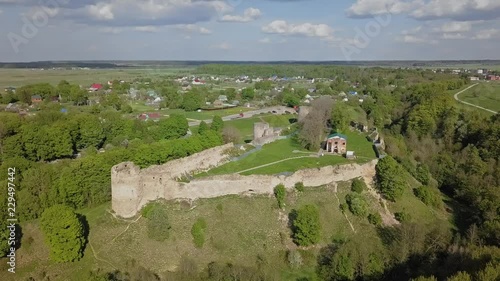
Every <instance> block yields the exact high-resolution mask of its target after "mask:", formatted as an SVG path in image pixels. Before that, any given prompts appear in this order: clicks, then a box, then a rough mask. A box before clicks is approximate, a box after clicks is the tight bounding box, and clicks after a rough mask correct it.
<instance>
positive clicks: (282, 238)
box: [0, 182, 446, 281]
mask: <svg viewBox="0 0 500 281" xmlns="http://www.w3.org/2000/svg"><path fill="white" fill-rule="evenodd" d="M350 192H351V191H350V183H349V182H343V183H339V184H338V187H337V192H335V189H334V188H333V187H306V189H305V191H304V192H290V193H288V195H287V199H286V206H285V209H284V210H279V209H278V208H277V203H276V199H275V198H274V197H268V196H256V197H238V196H226V197H220V198H215V199H204V200H198V201H196V202H194V204H193V205H190V204H189V203H186V202H172V201H169V202H166V203H165V204H164V205H162V206H163V208H166V209H167V211H168V216H169V222H170V224H171V226H172V229H171V232H170V238H169V239H168V240H166V241H164V242H157V241H153V240H151V239H149V238H148V236H147V219H145V218H142V217H141V218H139V219H136V220H130V221H124V220H120V219H117V218H114V217H113V216H112V215H111V214H110V213H109V212H108V210H109V208H110V205H109V204H105V205H102V206H99V207H97V208H93V209H88V210H82V211H81V213H83V214H84V215H85V216H86V218H87V220H88V222H89V225H90V236H89V242H90V243H89V244H88V245H87V248H86V251H85V256H84V258H83V259H82V260H80V261H78V262H75V263H71V264H55V263H53V262H51V261H49V260H48V248H47V247H46V246H45V243H42V241H43V237H42V235H41V233H40V230H39V228H38V222H37V221H32V222H29V223H25V224H23V237H22V243H23V245H24V246H23V247H22V248H21V249H20V250H19V251H18V252H17V254H18V270H17V273H16V278H17V279H16V280H24V279H25V278H28V277H30V276H31V277H35V278H39V277H40V276H43V275H45V276H49V277H50V280H64V281H66V280H83V279H82V278H84V277H83V276H86V274H87V273H88V272H89V271H91V270H97V269H102V270H104V271H112V270H114V269H118V268H119V269H122V270H123V269H127V262H130V261H131V260H135V261H136V262H137V263H138V264H139V265H142V266H144V267H145V268H148V269H150V270H153V271H154V272H156V273H158V274H159V275H160V276H161V275H162V274H164V273H165V272H167V271H174V270H176V269H177V266H178V265H179V263H180V261H181V259H183V258H184V259H185V258H188V259H190V260H192V261H193V262H195V263H196V264H197V265H199V267H203V266H205V265H206V264H208V263H209V262H212V261H219V262H229V261H231V262H232V263H233V264H242V265H248V266H257V265H258V264H265V265H266V266H268V267H269V271H270V272H273V273H272V274H274V275H273V276H272V278H274V279H273V280H296V278H300V277H306V276H310V275H311V273H313V272H314V265H315V263H316V255H317V254H318V253H319V250H320V248H321V247H323V246H326V245H328V244H329V243H331V242H332V241H343V240H346V239H351V238H353V239H364V240H365V241H371V242H370V243H372V244H374V245H378V244H380V243H381V242H380V238H379V237H378V236H377V232H376V228H375V227H374V226H372V225H371V224H369V223H368V220H367V219H366V218H365V217H356V216H354V215H352V214H351V213H349V212H347V213H346V215H345V216H344V214H343V213H342V212H341V211H340V208H339V203H343V202H345V196H346V195H347V194H349V193H350ZM363 196H364V197H365V198H366V199H367V200H368V201H369V202H370V204H369V213H373V212H380V211H381V206H380V204H378V201H377V200H376V199H375V198H373V197H371V195H370V194H369V193H368V192H366V191H365V192H364V193H363ZM405 196H406V197H405V198H404V202H405V203H403V204H404V205H402V206H395V208H396V209H397V208H409V211H411V213H412V218H413V219H415V220H416V221H422V222H426V223H432V222H437V221H446V216H445V215H444V214H443V213H442V212H436V211H432V212H429V209H428V208H427V207H425V205H423V204H422V205H419V201H418V199H416V198H415V197H414V196H413V195H412V193H411V190H410V189H409V188H408V193H407V194H406V195H405ZM305 204H316V205H317V206H318V207H319V210H320V221H321V225H322V231H321V241H320V243H319V244H318V245H316V246H313V247H309V248H303V249H301V250H300V251H301V254H302V257H303V259H304V265H303V266H302V267H300V268H296V269H292V268H290V267H289V266H288V264H287V261H286V253H287V251H288V250H296V249H297V247H296V246H295V244H293V242H292V240H291V238H290V236H291V232H290V230H289V227H288V221H287V220H288V214H289V213H290V212H291V211H292V210H293V209H296V208H299V207H300V206H303V205H305ZM415 206H418V208H417V207H415ZM198 218H203V219H205V221H206V222H207V229H206V232H205V244H204V246H203V248H201V249H198V248H196V247H195V246H194V243H193V240H192V236H191V233H190V231H191V227H192V225H193V223H194V222H195V221H196V220H197V219H198ZM348 220H349V221H350V222H351V223H352V228H351V226H350V224H349V222H348ZM2 264H4V263H2ZM5 278H6V271H5V270H2V272H1V273H0V279H1V280H7V279H5ZM36 280H38V279H36Z"/></svg>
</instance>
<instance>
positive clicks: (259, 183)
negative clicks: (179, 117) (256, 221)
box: [111, 144, 377, 218]
mask: <svg viewBox="0 0 500 281" xmlns="http://www.w3.org/2000/svg"><path fill="white" fill-rule="evenodd" d="M232 147H233V144H226V145H223V146H219V147H215V148H211V149H208V150H205V151H202V152H200V153H197V154H194V155H191V156H188V157H186V158H182V159H178V160H173V161H170V162H168V163H166V164H163V165H159V166H152V167H149V168H146V169H142V170H141V169H140V168H139V167H138V166H136V165H134V164H133V163H132V162H124V163H121V164H118V165H116V166H114V167H113V168H112V169H111V189H112V209H113V211H114V212H115V213H116V214H117V215H118V216H121V217H124V218H130V217H133V216H135V215H136V214H137V213H138V212H139V211H140V210H141V208H142V207H143V206H144V205H146V204H147V203H148V202H149V201H154V200H157V199H161V198H163V199H166V200H173V199H190V200H195V199H198V198H213V197H219V196H225V195H231V194H272V193H273V189H274V187H275V186H276V185H278V184H280V183H282V184H284V185H285V187H286V188H289V189H290V188H293V186H294V185H295V183H297V182H303V183H304V184H305V185H306V186H321V185H326V184H330V183H332V182H338V181H347V180H351V179H354V178H357V177H363V176H368V175H373V174H374V170H375V165H376V163H377V160H374V161H371V162H369V163H366V164H363V165H358V164H348V165H342V166H327V167H322V168H315V169H306V170H300V171H297V172H295V173H293V174H292V175H289V176H284V175H250V176H242V175H238V174H232V175H220V176H211V177H207V178H201V179H195V180H192V181H190V182H189V183H183V182H179V181H177V179H178V178H180V177H182V176H183V175H185V174H189V173H194V172H198V171H203V170H207V169H209V168H211V167H215V166H219V165H221V164H223V163H226V162H227V161H228V156H227V155H226V153H225V152H226V151H227V150H228V149H230V148H232Z"/></svg>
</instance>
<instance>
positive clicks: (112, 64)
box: [0, 60, 500, 68]
mask: <svg viewBox="0 0 500 281" xmlns="http://www.w3.org/2000/svg"><path fill="white" fill-rule="evenodd" d="M208 64H222V65H329V66H367V67H447V66H454V65H463V66H466V65H474V66H477V65H483V66H485V67H487V66H494V65H500V60H440V61H418V60H408V61H397V60H390V61H37V62H0V68H54V67H89V68H129V67H147V66H156V67H158V66H163V67H197V66H205V65H208Z"/></svg>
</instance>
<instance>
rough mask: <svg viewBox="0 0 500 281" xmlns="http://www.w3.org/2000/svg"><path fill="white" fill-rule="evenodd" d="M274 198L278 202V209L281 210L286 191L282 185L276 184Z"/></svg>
mask: <svg viewBox="0 0 500 281" xmlns="http://www.w3.org/2000/svg"><path fill="white" fill-rule="evenodd" d="M274 196H276V200H278V206H279V208H283V207H284V206H285V196H286V189H285V186H284V185H283V184H278V185H277V186H276V187H275V188H274Z"/></svg>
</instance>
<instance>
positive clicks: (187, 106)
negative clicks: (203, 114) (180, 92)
mask: <svg viewBox="0 0 500 281" xmlns="http://www.w3.org/2000/svg"><path fill="white" fill-rule="evenodd" d="M202 104H203V96H202V95H201V93H199V92H198V91H194V90H191V91H189V92H187V93H185V94H184V98H183V100H182V105H181V107H182V108H183V109H184V110H186V111H195V110H197V109H199V108H200V107H201V106H202Z"/></svg>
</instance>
